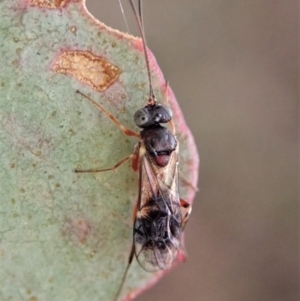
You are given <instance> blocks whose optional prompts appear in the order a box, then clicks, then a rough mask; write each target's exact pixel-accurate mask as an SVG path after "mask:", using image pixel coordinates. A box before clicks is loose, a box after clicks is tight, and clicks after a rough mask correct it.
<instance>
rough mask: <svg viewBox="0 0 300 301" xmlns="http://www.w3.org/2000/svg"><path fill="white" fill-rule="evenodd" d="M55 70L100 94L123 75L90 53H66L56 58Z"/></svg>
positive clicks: (111, 65)
mask: <svg viewBox="0 0 300 301" xmlns="http://www.w3.org/2000/svg"><path fill="white" fill-rule="evenodd" d="M53 70H54V71H55V72H57V73H63V74H70V75H72V76H74V77H75V78H76V79H78V80H79V81H81V82H83V83H86V84H88V85H90V86H91V87H92V88H93V89H95V90H97V91H99V92H103V91H105V90H106V89H107V88H108V87H109V86H110V85H111V84H112V83H114V81H115V80H116V79H117V78H118V76H119V74H120V73H121V70H120V69H119V68H118V67H116V66H114V65H113V64H111V63H110V62H109V61H108V60H107V59H106V58H104V57H101V56H96V55H94V54H92V53H91V52H89V51H64V52H63V53H62V54H61V55H60V56H58V57H57V58H56V60H55V62H54V65H53Z"/></svg>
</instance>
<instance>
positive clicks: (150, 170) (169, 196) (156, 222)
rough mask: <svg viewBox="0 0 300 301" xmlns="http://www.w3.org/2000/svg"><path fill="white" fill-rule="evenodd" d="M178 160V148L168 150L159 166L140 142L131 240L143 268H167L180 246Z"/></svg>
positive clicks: (150, 269)
mask: <svg viewBox="0 0 300 301" xmlns="http://www.w3.org/2000/svg"><path fill="white" fill-rule="evenodd" d="M177 162H178V148H177V149H176V150H175V151H173V152H172V153H171V154H170V160H169V163H168V165H167V166H165V167H158V166H157V165H156V164H155V163H154V161H153V159H152V158H151V156H150V155H149V153H148V152H147V151H145V148H144V145H143V143H142V142H141V145H140V151H139V166H140V190H139V199H138V208H137V215H136V219H135V224H134V237H133V240H134V245H135V255H136V258H137V260H138V262H139V264H140V265H141V266H142V267H143V268H144V269H145V270H146V271H150V272H155V271H158V270H166V269H168V268H170V267H171V265H172V263H173V262H174V261H175V260H176V258H177V255H178V251H179V249H180V242H181V224H182V217H181V209H180V200H179V195H178V163H177Z"/></svg>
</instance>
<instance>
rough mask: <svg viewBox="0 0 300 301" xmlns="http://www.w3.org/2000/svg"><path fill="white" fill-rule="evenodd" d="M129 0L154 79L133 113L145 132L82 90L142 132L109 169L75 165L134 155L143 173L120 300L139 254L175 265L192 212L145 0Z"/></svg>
mask: <svg viewBox="0 0 300 301" xmlns="http://www.w3.org/2000/svg"><path fill="white" fill-rule="evenodd" d="M129 1H130V5H131V7H132V9H133V12H134V15H135V17H136V19H137V23H138V26H139V30H140V33H141V37H142V42H143V48H144V55H145V61H146V67H147V73H148V80H149V93H150V95H149V99H148V103H147V105H146V106H145V107H143V108H141V109H139V110H138V111H136V112H135V114H134V122H135V124H136V126H137V127H139V128H140V132H139V133H137V132H134V131H132V130H130V129H128V128H127V127H125V126H124V125H123V124H121V123H120V121H119V120H118V119H117V118H116V117H114V116H113V115H112V114H111V113H109V112H108V111H107V110H106V109H105V108H104V107H103V106H102V105H100V104H99V103H97V102H96V101H94V100H93V99H91V98H90V97H89V96H87V95H85V94H83V93H81V92H80V91H77V93H79V94H81V95H82V96H83V97H85V98H87V99H88V100H89V101H90V102H92V103H93V104H94V105H95V106H96V107H98V109H99V110H100V111H102V112H103V113H105V114H106V115H107V117H108V118H110V119H111V120H112V121H113V122H114V123H115V124H116V125H117V126H118V127H119V128H120V129H121V130H122V131H123V132H124V134H125V135H128V136H135V137H137V138H139V142H138V143H137V145H136V146H135V149H134V153H133V154H131V155H130V156H128V157H126V158H124V159H123V160H121V161H120V162H118V163H117V164H115V166H113V167H111V168H107V169H89V170H75V171H76V172H78V173H79V172H80V173H84V172H89V173H93V172H104V171H109V170H115V169H116V168H118V167H119V166H120V165H122V164H123V163H125V162H126V161H128V160H132V163H133V164H132V166H133V169H134V170H135V171H138V173H139V190H138V198H137V202H136V205H135V209H134V221H133V242H132V248H131V251H130V255H129V259H128V264H127V267H126V270H125V272H124V275H123V278H122V281H121V284H120V286H119V289H118V292H117V294H116V298H115V300H117V299H118V297H119V295H120V293H121V290H122V287H123V284H124V282H125V279H126V275H127V272H128V269H129V267H130V265H131V263H132V260H133V258H134V256H135V258H136V259H137V261H138V263H139V264H140V266H141V267H142V268H143V269H145V270H146V271H149V272H155V271H159V270H167V269H169V268H170V267H171V266H172V264H173V263H174V262H175V261H176V259H177V256H178V253H179V250H180V249H182V248H183V246H182V232H183V230H184V227H185V224H186V222H187V220H188V217H189V215H190V213H191V205H190V204H189V203H188V202H186V201H184V200H182V199H180V197H179V192H178V152H179V144H178V141H177V139H176V136H175V126H174V124H173V122H172V111H171V109H170V108H169V107H168V106H167V105H162V104H159V103H158V102H157V100H156V98H155V95H154V92H153V87H152V82H151V75H150V67H149V59H148V54H147V47H146V40H145V35H144V27H143V21H142V15H141V0H139V1H138V12H137V10H136V8H135V6H134V4H133V1H132V0H129ZM166 87H168V86H167V85H166ZM166 123H169V124H170V129H168V128H167V127H165V126H163V125H162V124H166Z"/></svg>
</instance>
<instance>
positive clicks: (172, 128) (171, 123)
mask: <svg viewBox="0 0 300 301" xmlns="http://www.w3.org/2000/svg"><path fill="white" fill-rule="evenodd" d="M168 89H169V81H167V80H166V83H165V95H164V103H165V104H166V105H167V106H168V107H169V101H168V98H167V93H168ZM169 123H170V127H171V130H172V134H173V135H174V136H175V125H174V122H173V120H172V119H171V120H170V121H169Z"/></svg>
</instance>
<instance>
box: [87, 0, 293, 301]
mask: <svg viewBox="0 0 300 301" xmlns="http://www.w3.org/2000/svg"><path fill="white" fill-rule="evenodd" d="M122 2H123V4H124V9H125V14H126V17H127V21H128V23H129V27H130V32H131V33H132V34H134V35H138V31H137V26H136V23H135V19H134V18H133V15H132V13H131V11H130V9H129V6H128V3H127V2H128V1H127V0H126V1H124V0H123V1H122ZM143 3H144V10H143V11H144V22H145V30H146V37H147V43H148V46H149V48H150V49H151V50H152V51H153V52H154V54H155V56H156V58H157V61H158V63H159V65H160V67H161V69H162V71H163V72H164V75H165V78H166V79H168V80H169V81H170V85H171V87H172V89H173V91H174V92H175V94H176V97H177V100H178V102H179V103H180V105H181V108H182V111H183V113H184V115H185V118H186V121H187V124H188V125H189V127H190V128H191V130H192V132H193V133H194V136H195V139H196V143H197V146H198V150H199V153H200V158H201V168H200V178H199V184H198V186H199V187H200V191H199V193H198V195H197V197H196V199H195V202H194V207H193V214H192V216H191V219H190V221H189V223H188V226H187V228H186V231H185V233H186V236H185V237H186V249H187V250H188V254H189V260H188V261H187V262H186V263H185V264H182V265H180V266H179V267H178V268H176V269H175V270H174V271H172V272H171V273H170V274H169V275H167V276H166V277H165V278H164V279H162V280H161V281H160V282H159V283H158V284H157V285H156V286H154V287H153V288H152V289H150V290H149V291H147V292H146V293H145V294H143V295H141V296H139V297H138V298H137V299H136V300H137V301H153V300H158V301H165V300H166V301H168V300H172V301H182V300H185V301H190V300H201V301H219V300H222V301H227V300H228V301H235V300H238V301H240V300H243V301H248V300H249V301H256V300H259V301H260V300H263V301H268V300H272V301H279V300H280V301H281V300H282V301H283V300H284V301H296V300H299V248H298V242H299V235H298V231H299V226H298V218H299V210H298V209H299V208H298V184H299V182H298V167H299V165H298V92H299V91H298V84H299V81H298V38H299V35H298V29H299V27H298V26H299V24H298V1H293V0H285V1H284V0H252V1H250V0H242V1H241V0H227V1H223V0H214V1H213V0H190V1H180V0H151V1H150V0H148V1H147V0H144V1H143ZM86 4H87V7H88V8H89V10H90V12H91V13H92V14H93V15H94V16H95V17H96V18H98V19H99V20H101V21H102V22H104V23H106V24H107V25H109V26H111V27H113V28H117V29H119V30H122V31H126V27H125V23H124V21H123V17H122V14H121V10H120V7H119V4H118V1H117V0H114V1H112V0H110V1H105V0H87V3H86Z"/></svg>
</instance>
